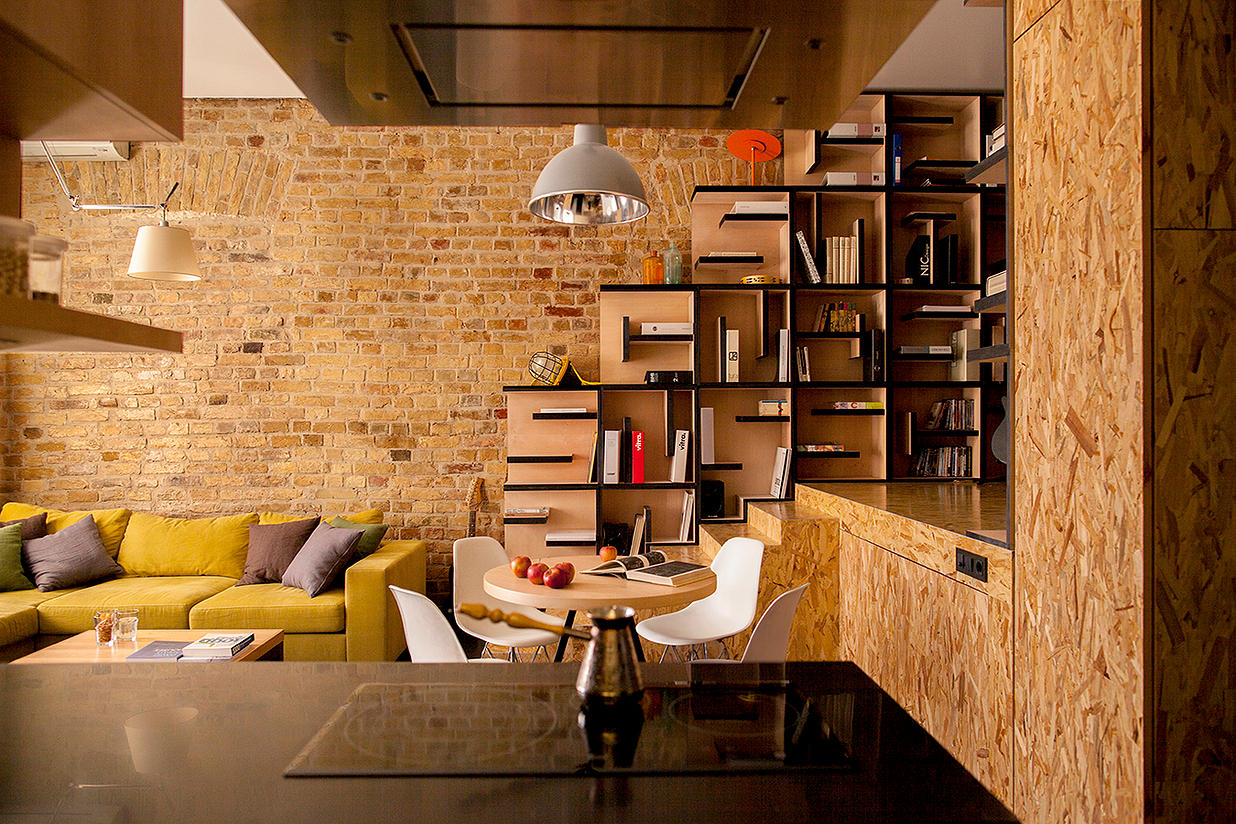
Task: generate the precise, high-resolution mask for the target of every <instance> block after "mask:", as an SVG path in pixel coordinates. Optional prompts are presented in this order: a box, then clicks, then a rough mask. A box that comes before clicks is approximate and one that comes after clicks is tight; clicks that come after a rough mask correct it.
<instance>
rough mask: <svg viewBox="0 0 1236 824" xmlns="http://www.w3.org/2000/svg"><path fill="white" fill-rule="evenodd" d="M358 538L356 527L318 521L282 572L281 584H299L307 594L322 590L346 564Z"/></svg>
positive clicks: (359, 537)
mask: <svg viewBox="0 0 1236 824" xmlns="http://www.w3.org/2000/svg"><path fill="white" fill-rule="evenodd" d="M360 539H361V533H360V530H358V529H339V528H338V527H333V526H331V525H330V524H318V526H317V529H315V530H313V534H312V535H310V536H309V540H307V541H305V545H304V546H303V547H301V548H300V552H298V553H296V557H295V558H293V559H292V563H290V564H288V569H287V572H285V573H283V585H284V586H288V587H300V588H301V589H303V590H304V591H305V592H307V593H309V595H310V597H312V596H314V595H317V594H318V593H320V592H323V591H324V590H325V589H326V588H327V587H329V586H330V585H331V583H332V582H334V580H335V578H336V577H337V576H338V575H339V573H340V572H342V571H343V568H344V567H346V566H347V565H348V561H350V560H351V559H352V556H353V554H355V552H356V544H357V543H358V542H359V541H360Z"/></svg>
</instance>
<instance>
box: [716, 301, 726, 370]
mask: <svg viewBox="0 0 1236 824" xmlns="http://www.w3.org/2000/svg"><path fill="white" fill-rule="evenodd" d="M725 332H726V328H725V315H717V380H718V381H720V382H722V383H723V382H724V381H725V341H726V334H725Z"/></svg>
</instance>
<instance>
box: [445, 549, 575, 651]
mask: <svg viewBox="0 0 1236 824" xmlns="http://www.w3.org/2000/svg"><path fill="white" fill-rule="evenodd" d="M453 554H454V557H453V569H452V572H451V575H452V587H451V589H452V596H453V604H454V607H455V623H456V624H458V625H459V628H460V629H462V630H463V631H464V632H466V633H468V634H469V635H471V636H473V637H475V638H480V639H481V640H482V641H484V642H485V651H486V652H490V649H489V645H490V644H494V645H495V646H501V647H506V648H507V649H508V650H509V652H508V653H507V657H508V658H509V659H510V660H512V661H518V660H519V654H518V653H517V652H516V650H517V649H518V648H520V647H534V649H533V651H532V659H531V660H533V661H535V660H536V656H537V652H538V651H540V652H544V653H545V660H547V661H548V660H550V655H549V650H548V647H549V646H550V645H551V644H555V643H557V641H558V636H557V635H555V634H554V633H552V632H548V631H546V630H541V629H517V628H515V627H509V626H507V625H506V624H496V623H494V622H493V621H489V620H487V619H482V618H472V617H471V616H468V615H464V614H463V613H462V612H460V611H459V605H460V604H484V605H485V606H486V607H488V608H489V609H494V608H497V609H500V610H502V611H503V612H519V613H522V614H524V615H526V616H527V617H529V618H532V619H533V620H535V621H540V622H542V623H545V624H555V625H557V626H562V625H563V623H564V621H563V619H561V618H555V617H554V616H552V615H550V614H548V613H545V612H541V611H540V610H538V609H533V608H532V607H525V606H521V605H520V604H512V603H509V602H507V601H503V600H500V599H498V598H495V597H493V596H492V595H490V594H489V593H487V592H486V591H485V586H484V578H485V573H486V572H488V571H489V570H491V569H493V568H494V567H496V566H501V565H502V564H507V563H510V558H508V557H507V555H506V550H505V549H503V548H502V544H500V543H498V542H497V541H495V540H494V539H493V538H490V537H489V536H486V535H480V536H477V537H475V538H460V539H459V540H457V541H455V546H454V551H453ZM491 654H492V653H491Z"/></svg>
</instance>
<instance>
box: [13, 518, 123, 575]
mask: <svg viewBox="0 0 1236 824" xmlns="http://www.w3.org/2000/svg"><path fill="white" fill-rule="evenodd" d="M21 560H22V564H23V565H24V566H25V567H26V569H28V570H30V575H31V577H33V578H34V584H35V586H37V587H38V588H39V590H40V591H42V592H50V591H52V590H54V589H67V588H68V587H74V586H77V585H79V584H88V583H90V582H91V581H98V580H100V579H102V578H110V577H112V576H114V575H119V574H121V573H122V572H124V570H123V569H121V568H120V565H119V564H117V563H116V562H115V561H113V560H112V558H111V556H110V555H108V554H107V550H106V549H104V548H103V541H102V540H101V539H100V538H99V530H98V528H97V527H95V525H94V517H93V516H92V515H87V516H86V517H85V518H82V519H81V520H80V521H77V522H76V523H74V524H70V525H69V526H66V527H65V528H64V529H62V530H60V531H59V532H55V533H52V534H51V535H48V536H46V537H44V538H35V539H33V540H30V541H25V542H24V543H23V544H22V547H21Z"/></svg>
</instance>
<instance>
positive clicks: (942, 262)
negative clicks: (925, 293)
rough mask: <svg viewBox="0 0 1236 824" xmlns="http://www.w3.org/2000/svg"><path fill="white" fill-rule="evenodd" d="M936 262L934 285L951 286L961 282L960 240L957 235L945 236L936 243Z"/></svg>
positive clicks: (933, 272)
mask: <svg viewBox="0 0 1236 824" xmlns="http://www.w3.org/2000/svg"><path fill="white" fill-rule="evenodd" d="M935 256H936V259H935V262H934V267H933V269H932V272H931V276H932V277H933V278H934V281H933V282H934V283H935V284H936V285H941V286H949V285H952V284H954V283H960V282H961V270H960V269H959V268H958V267H959V266H960V262H959V257H958V256H959V251H958V240H957V235H956V234H951V235H945V236H944V237H942V238H940V239H939V240H937V241H936V243H935Z"/></svg>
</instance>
